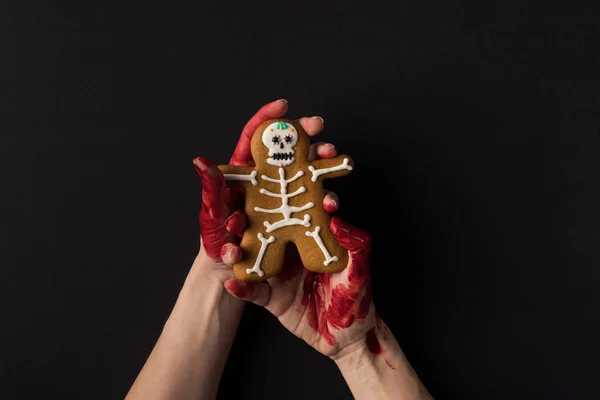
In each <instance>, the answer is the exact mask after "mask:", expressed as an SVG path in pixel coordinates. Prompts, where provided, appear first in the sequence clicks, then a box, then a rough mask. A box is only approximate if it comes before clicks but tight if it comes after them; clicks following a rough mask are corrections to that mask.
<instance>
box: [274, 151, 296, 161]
mask: <svg viewBox="0 0 600 400" xmlns="http://www.w3.org/2000/svg"><path fill="white" fill-rule="evenodd" d="M293 157H294V154H293V153H292V152H289V153H275V154H273V159H274V160H291V159H292V158H293Z"/></svg>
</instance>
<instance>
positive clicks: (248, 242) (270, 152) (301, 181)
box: [219, 118, 353, 281]
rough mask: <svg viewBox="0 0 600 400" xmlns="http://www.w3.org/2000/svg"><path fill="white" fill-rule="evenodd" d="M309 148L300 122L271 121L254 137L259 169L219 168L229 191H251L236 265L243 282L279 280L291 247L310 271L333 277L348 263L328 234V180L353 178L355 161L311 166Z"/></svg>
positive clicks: (341, 157) (320, 162) (336, 160)
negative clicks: (325, 187) (325, 186)
mask: <svg viewBox="0 0 600 400" xmlns="http://www.w3.org/2000/svg"><path fill="white" fill-rule="evenodd" d="M309 148H310V143H309V137H308V135H307V133H306V132H305V131H304V129H302V126H301V125H300V124H299V123H297V122H295V121H291V120H288V119H282V118H278V119H272V120H268V121H266V122H264V123H262V124H261V125H260V126H259V127H258V128H257V130H256V131H255V132H254V135H253V136H252V142H251V150H252V158H253V159H254V162H255V164H256V166H255V167H239V166H233V165H220V166H219V168H220V169H221V171H222V172H223V174H224V176H225V179H226V181H227V186H228V187H238V188H239V187H241V188H244V189H245V192H246V210H245V211H246V215H247V217H248V226H247V229H246V230H245V231H244V235H243V237H242V241H241V243H240V247H241V249H242V251H243V258H242V260H241V261H240V262H239V263H238V264H235V265H234V266H233V267H234V272H235V275H236V277H237V278H238V279H241V280H246V281H262V280H265V279H268V278H270V277H272V276H275V275H276V274H277V273H278V272H279V271H280V270H281V267H282V264H283V256H284V252H285V247H286V245H287V244H288V243H290V242H291V243H294V244H295V245H296V247H297V248H298V253H299V254H300V258H301V259H302V263H303V264H304V266H305V267H306V268H307V269H308V270H310V271H313V272H325V273H334V272H339V271H341V270H343V269H344V268H345V267H346V265H347V264H348V252H347V250H346V249H344V248H343V247H342V246H341V245H340V244H339V243H338V241H337V240H336V238H335V237H334V236H333V234H332V233H331V231H330V230H329V213H328V212H327V211H325V209H324V208H323V197H324V196H325V193H324V190H323V180H324V179H328V178H335V177H338V176H342V175H347V174H349V173H350V171H352V166H353V162H352V159H351V158H350V157H349V156H346V155H339V156H337V157H334V158H330V159H321V160H315V161H308V151H309Z"/></svg>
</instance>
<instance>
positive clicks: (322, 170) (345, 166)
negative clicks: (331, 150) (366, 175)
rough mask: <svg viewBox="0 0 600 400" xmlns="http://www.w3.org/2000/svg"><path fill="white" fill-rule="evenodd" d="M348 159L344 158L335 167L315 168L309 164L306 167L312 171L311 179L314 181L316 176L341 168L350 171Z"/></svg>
mask: <svg viewBox="0 0 600 400" xmlns="http://www.w3.org/2000/svg"><path fill="white" fill-rule="evenodd" d="M349 161H350V160H349V159H347V158H344V161H343V162H342V163H341V164H340V165H338V166H336V167H331V168H320V169H315V167H313V166H312V165H310V166H309V167H308V170H309V171H310V172H312V178H311V181H313V182H316V181H317V178H318V177H319V176H321V175H325V174H328V173H330V172H335V171H341V170H343V169H347V170H348V171H352V167H351V166H350V164H348V162H349Z"/></svg>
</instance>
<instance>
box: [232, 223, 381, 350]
mask: <svg viewBox="0 0 600 400" xmlns="http://www.w3.org/2000/svg"><path fill="white" fill-rule="evenodd" d="M330 229H331V231H332V232H333V234H334V236H335V237H336V239H337V240H338V241H339V242H340V244H341V245H342V246H343V247H344V248H346V249H347V250H348V252H349V255H350V257H349V259H350V261H349V264H348V266H347V267H346V268H345V269H344V270H343V271H342V272H339V273H337V274H323V273H315V272H311V271H309V270H307V269H305V268H304V266H303V265H302V261H301V259H300V256H299V254H298V251H297V250H296V248H295V246H288V247H287V248H286V253H285V259H284V264H283V265H284V266H283V269H282V270H281V272H280V273H279V274H278V275H276V276H274V277H272V278H270V279H268V280H267V283H268V284H265V283H249V282H243V281H238V280H236V279H230V280H228V281H226V282H225V288H226V289H227V291H228V292H229V293H231V294H232V295H233V296H235V297H238V298H240V299H244V300H247V301H250V302H252V303H255V304H257V305H259V306H263V307H265V308H266V309H267V310H269V311H270V312H271V313H272V314H273V315H275V316H276V317H277V318H278V319H279V321H280V322H281V323H282V324H283V326H285V327H286V328H287V329H288V330H289V331H290V332H292V333H293V334H295V335H296V336H298V337H299V338H301V339H303V340H304V341H306V342H307V343H308V344H309V345H311V346H312V347H314V348H315V349H316V350H318V351H319V352H321V353H323V354H325V355H327V356H330V357H334V358H335V357H336V356H339V355H342V354H344V353H345V352H346V350H348V349H351V348H352V347H354V346H353V345H355V344H357V345H365V343H366V345H367V346H370V345H373V344H375V345H377V344H376V343H377V340H378V339H377V337H376V336H375V324H376V315H375V308H374V305H373V300H372V295H371V280H370V275H369V253H370V248H371V239H370V236H369V234H368V233H366V232H365V231H363V230H360V229H358V228H355V227H353V226H351V225H350V224H349V223H347V222H345V221H342V220H341V219H339V218H337V217H332V218H331V222H330Z"/></svg>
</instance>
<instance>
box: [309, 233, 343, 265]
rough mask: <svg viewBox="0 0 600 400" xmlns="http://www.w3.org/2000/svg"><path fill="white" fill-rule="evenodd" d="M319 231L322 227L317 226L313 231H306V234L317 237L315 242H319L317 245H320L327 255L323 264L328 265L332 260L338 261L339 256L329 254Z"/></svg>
mask: <svg viewBox="0 0 600 400" xmlns="http://www.w3.org/2000/svg"><path fill="white" fill-rule="evenodd" d="M319 232H321V227H320V226H317V227H316V228H315V230H314V231H313V232H311V231H306V236H311V237H312V238H313V239H315V242H317V246H319V248H320V249H321V251H322V252H323V255H324V256H325V261H324V262H323V265H325V266H328V265H329V263H330V262H332V261H338V260H339V258H338V257H337V256H333V257H331V254H329V252H328V251H327V248H325V244H324V243H323V240H322V239H321V236H319Z"/></svg>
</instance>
